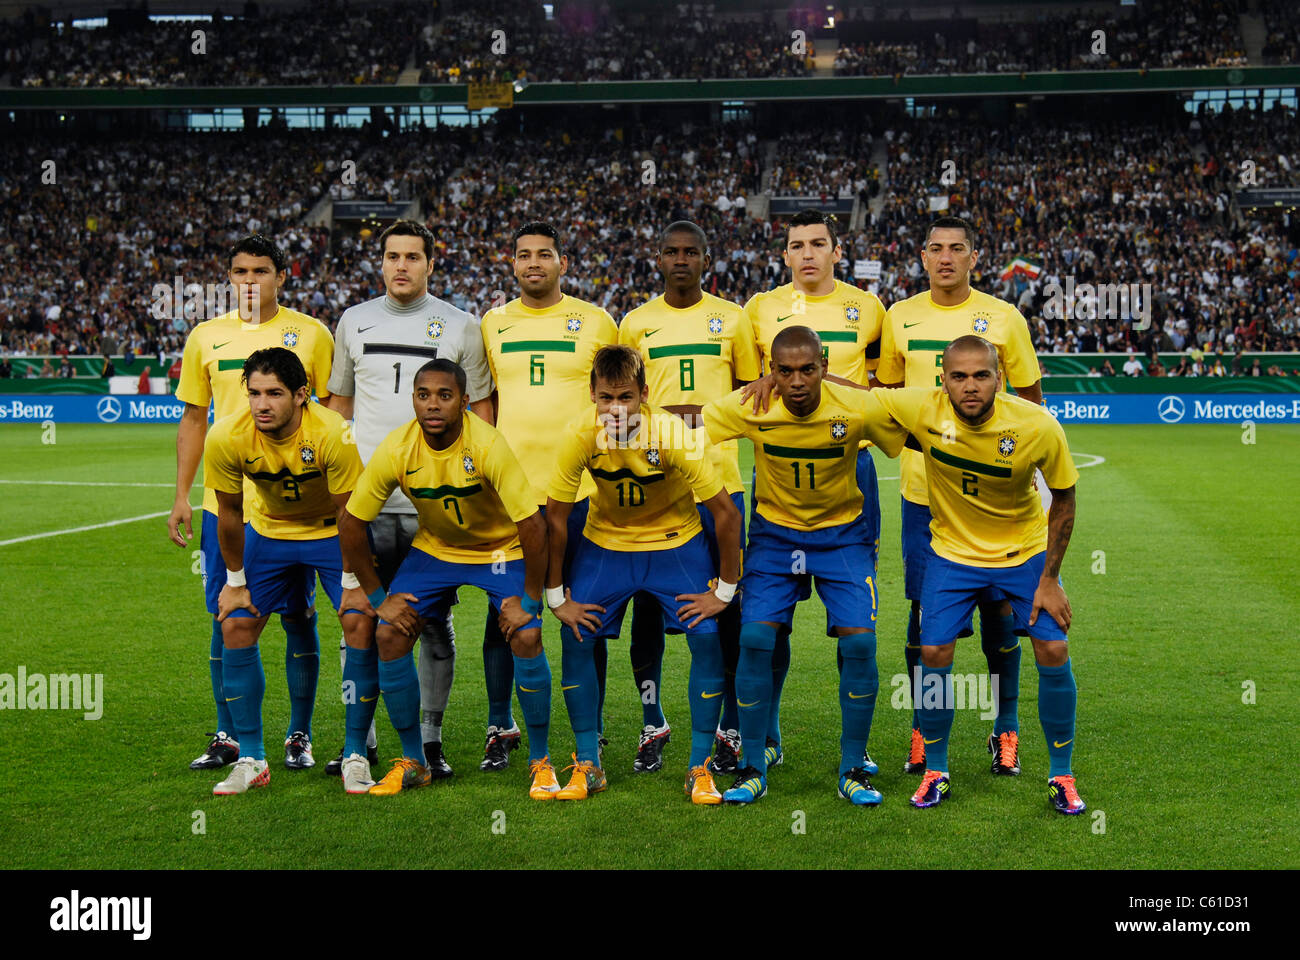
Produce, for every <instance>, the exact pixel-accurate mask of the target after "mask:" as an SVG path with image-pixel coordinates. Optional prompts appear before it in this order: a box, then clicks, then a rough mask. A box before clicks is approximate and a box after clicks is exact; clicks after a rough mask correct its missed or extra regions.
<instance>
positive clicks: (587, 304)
mask: <svg viewBox="0 0 1300 960" xmlns="http://www.w3.org/2000/svg"><path fill="white" fill-rule="evenodd" d="M560 308H561V309H562V310H564V311H565V312H566V313H573V312H577V313H580V314H583V315H584V317H590V318H592V319H593V320H595V321H597V322H598V323H602V324H603V323H608V324H609V325H610V326H611V327H614V326H617V324H615V323H614V318H613V317H612V316H611V315H610V312H609V311H608V310H606V309H605V308H604V307H602V306H600V305H599V304H596V303H592V302H591V301H590V300H583V299H580V298H579V297H575V296H573V295H572V294H568V293H566V294H565V295H564V297H563V298H562V299H561V300H560Z"/></svg>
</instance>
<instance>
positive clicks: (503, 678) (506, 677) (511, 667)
mask: <svg viewBox="0 0 1300 960" xmlns="http://www.w3.org/2000/svg"><path fill="white" fill-rule="evenodd" d="M500 615H501V611H500V610H498V609H497V608H496V607H494V606H492V605H491V604H488V615H487V622H486V623H485V624H484V625H483V681H484V684H485V685H486V686H487V701H488V726H491V727H500V728H501V729H502V730H509V729H510V728H511V727H513V726H514V725H515V718H514V717H513V716H511V714H510V695H511V689H510V688H511V687H513V686H514V683H515V657H514V654H512V653H511V652H510V645H509V644H508V643H506V638H505V637H504V636H503V635H502V633H501V626H500V625H499V624H498V623H497V618H498V617H499V616H500Z"/></svg>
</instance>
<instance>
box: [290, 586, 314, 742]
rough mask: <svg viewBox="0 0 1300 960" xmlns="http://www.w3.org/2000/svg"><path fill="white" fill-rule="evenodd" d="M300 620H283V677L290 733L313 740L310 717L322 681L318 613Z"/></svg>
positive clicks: (311, 612) (301, 616)
mask: <svg viewBox="0 0 1300 960" xmlns="http://www.w3.org/2000/svg"><path fill="white" fill-rule="evenodd" d="M310 614H311V615H310V616H303V615H301V614H299V615H298V618H297V619H294V620H291V619H289V618H288V617H281V618H280V626H282V627H284V636H285V640H286V643H285V645H284V675H285V679H287V680H288V682H289V730H288V732H287V733H286V734H285V737H286V739H287V738H288V736H289V734H291V733H293V732H295V731H297V730H301V731H302V732H303V733H305V734H307V737H308V738H309V739H310V737H311V714H312V709H313V708H314V707H315V706H316V681H317V680H318V679H319V678H320V637H319V635H317V633H316V612H315V611H314V610H313V611H310Z"/></svg>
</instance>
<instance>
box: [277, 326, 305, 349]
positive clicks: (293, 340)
mask: <svg viewBox="0 0 1300 960" xmlns="http://www.w3.org/2000/svg"><path fill="white" fill-rule="evenodd" d="M300 339H302V338H301V335H300V334H299V333H298V331H297V330H295V329H290V330H286V331H284V336H282V337H281V338H280V342H281V343H283V344H284V345H285V346H286V347H288V348H289V349H290V350H292V349H293V348H294V347H296V346H298V341H299V340H300Z"/></svg>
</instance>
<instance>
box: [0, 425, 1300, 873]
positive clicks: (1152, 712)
mask: <svg viewBox="0 0 1300 960" xmlns="http://www.w3.org/2000/svg"><path fill="white" fill-rule="evenodd" d="M57 430H58V432H57V436H56V437H55V438H53V439H55V440H56V442H55V443H53V444H48V443H43V442H42V439H43V433H44V431H43V429H42V428H41V427H40V426H39V425H37V424H31V425H5V426H3V427H0V481H3V482H0V541H6V542H5V543H4V544H3V545H0V571H2V574H0V673H9V674H14V673H16V672H17V669H18V667H19V666H20V665H21V666H24V667H25V668H26V670H27V671H28V673H29V674H30V673H44V674H55V673H70V672H77V673H89V674H102V675H103V683H104V703H103V716H102V718H100V719H98V720H93V721H92V720H86V719H83V717H82V714H81V713H80V712H74V711H68V710H45V711H21V712H20V711H13V710H3V711H0V769H3V770H4V773H5V776H4V783H5V787H4V789H3V790H0V855H2V856H3V860H4V863H5V865H6V866H7V867H10V868H14V867H17V868H210V867H219V868H265V867H286V868H288V867H294V868H328V867H378V868H384V867H416V866H422V867H447V868H455V867H476V868H483V867H516V868H517V867H524V868H532V867H562V868H573V867H602V868H622V867H629V868H679V869H680V868H710V867H726V868H753V867H762V868H826V867H830V868H838V867H847V868H864V867H865V868H878V867H908V868H933V867H984V868H988V867H994V868H996V867H1021V866H1027V867H1043V868H1062V867H1064V868H1103V867H1121V868H1124V867H1146V868H1192V867H1209V868H1224V867H1226V868H1259V867H1290V868H1295V867H1296V866H1300V856H1298V855H1297V835H1296V830H1295V826H1294V823H1295V820H1294V817H1295V806H1294V802H1295V801H1294V794H1293V789H1292V781H1293V779H1294V778H1293V777H1292V775H1291V769H1290V764H1288V763H1286V762H1285V761H1284V755H1285V754H1288V753H1290V752H1291V747H1292V746H1293V742H1294V736H1295V709H1296V707H1297V704H1300V698H1297V696H1296V690H1297V683H1296V681H1297V672H1298V668H1297V662H1296V658H1295V656H1294V653H1295V650H1296V645H1295V640H1296V626H1295V624H1296V622H1297V614H1298V613H1300V609H1298V608H1300V585H1298V584H1297V576H1296V573H1297V570H1300V547H1298V546H1297V536H1296V529H1295V521H1296V517H1297V512H1296V508H1295V495H1296V489H1297V488H1296V470H1297V467H1298V466H1300V428H1297V427H1288V426H1272V425H1263V426H1260V427H1259V428H1258V434H1257V436H1256V438H1255V440H1256V442H1255V443H1254V444H1247V443H1243V437H1242V430H1241V429H1240V428H1238V427H1236V426H1232V425H1225V426H1208V425H1198V426H1178V427H1162V426H1152V427H1102V426H1073V427H1070V428H1069V429H1068V431H1067V432H1068V436H1069V439H1070V443H1071V446H1072V448H1073V449H1074V450H1075V451H1076V458H1077V461H1078V462H1079V463H1080V464H1085V463H1089V462H1092V461H1095V460H1096V459H1097V458H1099V457H1104V458H1105V459H1104V462H1103V463H1098V464H1096V465H1093V466H1089V467H1086V468H1085V469H1083V470H1082V471H1081V480H1080V484H1079V495H1078V520H1077V523H1076V526H1075V531H1074V537H1073V541H1072V543H1071V545H1070V551H1069V554H1068V556H1067V558H1066V561H1065V567H1064V570H1063V577H1064V582H1065V586H1066V590H1067V592H1068V593H1069V596H1070V599H1071V602H1072V604H1073V608H1074V617H1075V619H1074V625H1073V628H1072V630H1071V640H1072V642H1071V648H1072V656H1073V662H1074V669H1075V673H1076V675H1077V678H1078V683H1079V720H1078V732H1077V749H1076V751H1075V772H1076V774H1077V776H1078V782H1079V786H1080V790H1081V793H1082V795H1083V797H1084V799H1085V800H1086V801H1087V802H1088V804H1089V808H1090V809H1089V812H1088V813H1087V814H1085V815H1084V816H1082V817H1078V818H1064V817H1060V816H1058V815H1056V814H1054V813H1052V812H1051V810H1050V809H1049V806H1048V802H1047V799H1046V786H1045V781H1046V769H1047V757H1046V750H1045V748H1044V745H1043V741H1042V734H1041V730H1040V728H1039V726H1038V718H1037V688H1038V683H1037V675H1036V673H1035V671H1034V669H1033V666H1032V653H1031V652H1030V650H1029V649H1028V646H1027V645H1026V652H1025V656H1024V660H1023V671H1022V680H1021V698H1020V719H1021V731H1022V748H1021V763H1022V766H1023V768H1024V773H1023V774H1022V775H1021V776H1020V777H1019V778H1014V779H1012V778H998V779H994V778H993V777H992V776H991V775H990V774H989V772H988V757H987V754H986V753H985V748H984V740H985V737H986V735H987V733H988V731H989V728H990V722H989V721H986V720H982V719H980V717H979V716H978V711H975V710H960V711H958V713H957V717H956V723H955V726H954V730H953V746H952V756H951V767H952V776H953V794H952V797H951V799H950V801H949V802H947V803H945V804H944V805H943V806H942V807H940V808H938V809H936V810H929V811H918V810H914V809H912V808H911V807H910V806H909V805H908V803H907V798H908V796H909V794H910V793H911V792H912V790H913V789H915V785H916V782H917V781H916V778H915V777H909V776H906V775H904V774H903V773H902V772H901V766H902V761H903V759H904V751H905V747H906V741H907V730H908V716H909V715H908V712H907V711H906V710H904V709H899V708H897V707H895V706H894V702H896V701H895V700H894V698H893V697H892V696H891V694H892V693H893V689H894V687H893V685H892V682H891V681H892V678H893V677H894V676H895V675H898V674H901V673H902V671H903V669H904V663H903V650H902V646H903V636H904V628H905V623H906V608H905V605H904V600H903V595H902V573H901V563H900V557H899V546H898V541H899V534H898V514H899V498H898V493H897V489H898V487H897V481H896V480H895V479H892V478H896V477H897V475H898V469H897V465H896V463H894V462H892V461H887V460H884V459H883V458H882V459H878V466H879V468H880V469H879V472H880V475H881V477H882V478H884V479H882V481H881V487H882V491H883V494H882V497H881V500H882V507H883V511H884V518H883V533H882V549H881V566H880V578H879V579H880V597H881V602H880V619H879V639H880V643H879V665H880V675H881V695H880V698H879V702H878V706H877V709H876V713H875V723H874V726H873V728H872V737H871V747H870V750H871V754H872V756H873V757H874V758H875V759H876V760H877V762H879V764H880V767H881V773H880V775H879V776H878V777H877V778H875V784H876V786H877V787H878V788H879V789H880V790H881V791H882V792H883V793H884V795H885V801H884V804H883V805H882V806H881V807H880V808H878V809H855V808H852V807H850V806H849V805H848V804H847V803H845V802H844V801H843V800H841V799H839V798H838V797H837V796H836V791H835V785H836V760H837V754H838V737H839V711H838V702H837V699H836V693H835V691H836V674H835V657H834V650H833V647H832V643H831V641H829V640H828V639H827V638H826V637H825V636H823V635H822V629H821V625H822V623H823V620H822V610H821V607H820V605H819V604H818V603H817V602H816V601H815V600H814V601H812V602H809V603H807V604H804V605H803V606H802V607H801V608H800V609H799V611H798V614H797V616H796V621H795V635H794V653H793V665H792V669H791V672H790V676H789V680H788V681H787V684H786V688H785V698H784V718H783V724H782V726H783V733H784V740H785V750H786V763H785V765H783V766H781V767H779V768H776V769H775V770H774V772H773V773H772V774H771V777H770V779H769V784H770V789H769V793H768V796H767V798H766V799H764V800H763V801H762V802H760V803H759V804H757V805H756V806H754V807H753V808H729V807H705V808H696V807H692V805H691V804H690V803H689V802H688V801H687V799H686V798H685V796H684V795H683V792H682V780H683V776H684V773H685V761H686V755H687V748H688V745H689V738H690V725H689V716H688V713H687V706H686V670H687V656H686V653H685V650H684V644H683V643H681V641H680V638H677V639H676V640H675V641H674V639H673V638H670V642H669V650H668V656H667V659H666V663H665V675H664V705H665V709H666V712H667V715H668V717H669V720H670V722H671V723H672V724H673V728H674V739H673V742H672V743H671V745H670V746H669V747H668V750H667V754H666V760H667V763H666V766H665V769H664V770H663V771H662V772H660V773H658V774H648V775H633V774H632V773H631V762H632V757H633V754H634V753H635V749H636V738H637V733H638V730H639V728H640V725H641V722H640V704H639V700H638V698H637V696H636V693H635V690H634V688H633V682H632V677H631V669H630V666H629V662H628V657H627V653H626V633H625V636H624V639H623V640H622V642H618V643H612V644H611V649H610V671H609V695H608V700H607V706H606V713H607V733H608V735H609V736H610V738H611V740H612V743H611V744H610V746H609V747H608V748H607V751H606V767H607V772H608V774H609V779H610V785H609V789H608V791H607V792H605V793H603V794H601V795H598V796H596V797H595V798H593V799H591V800H589V801H587V802H585V803H579V804H563V803H555V802H552V803H547V804H540V803H535V802H531V801H529V800H528V798H527V793H526V787H525V779H524V778H525V772H526V771H525V766H526V764H525V763H524V762H523V761H522V760H520V759H518V758H519V757H520V756H521V754H515V755H514V756H515V757H516V759H515V760H514V761H513V762H512V765H511V767H510V769H509V770H508V771H507V772H506V773H504V774H483V773H480V772H479V771H478V769H477V763H478V760H479V759H480V757H481V749H482V736H483V728H484V723H485V719H486V702H485V697H484V691H483V676H482V661H481V651H480V642H481V636H482V622H483V613H484V606H485V604H484V599H483V596H482V594H480V593H478V592H477V591H472V590H466V591H462V597H463V600H462V603H461V605H460V607H459V608H457V610H456V626H457V631H458V633H459V637H460V639H459V643H458V648H459V659H458V662H457V670H456V673H457V679H456V683H455V687H454V689H453V692H452V700H451V705H450V708H449V710H448V713H447V720H446V725H445V740H446V750H447V754H448V758H449V761H450V763H451V764H452V766H453V767H454V768H455V770H456V776H455V777H454V778H453V779H452V780H451V781H449V782H446V783H441V784H436V785H434V786H431V787H428V788H425V789H421V790H417V791H412V792H410V793H407V794H402V795H399V796H397V797H392V798H378V797H364V796H363V797H349V796H346V795H345V794H344V793H343V791H342V788H341V786H340V784H339V782H338V781H337V780H333V779H329V778H326V777H325V776H324V775H323V774H322V772H321V769H320V766H318V767H317V768H316V769H315V770H312V771H306V772H300V773H290V772H289V771H287V770H285V769H284V768H283V767H282V766H281V765H280V764H279V746H278V745H279V739H278V738H279V736H280V733H281V731H282V730H283V728H284V724H285V723H286V721H287V711H288V708H287V696H286V693H285V687H284V680H283V669H282V666H281V664H282V661H283V643H284V641H283V634H282V633H281V631H280V629H279V627H278V624H277V622H276V621H275V620H274V619H273V620H272V623H271V625H270V626H268V629H267V632H266V635H265V636H264V637H263V642H262V649H263V656H264V659H265V662H266V673H267V697H266V702H265V718H266V740H267V746H268V756H270V757H271V760H272V778H271V784H270V787H269V788H267V789H265V790H258V791H255V792H253V793H251V794H248V795H245V796H241V797H221V798H218V797H213V796H212V794H211V787H212V784H213V783H214V782H215V781H216V780H217V779H220V774H219V773H217V772H193V771H190V770H189V769H187V764H188V762H189V760H190V759H192V758H193V757H194V756H195V755H196V754H198V752H199V751H200V749H201V747H202V746H203V743H204V738H203V733H204V731H207V730H210V729H212V723H213V719H212V716H213V708H212V704H211V698H210V692H209V683H208V670H207V662H206V655H207V646H208V633H209V630H208V625H207V616H206V614H205V612H204V610H203V607H202V598H201V591H200V582H199V577H198V576H197V575H196V573H195V572H194V571H195V569H196V568H195V566H194V564H193V560H192V559H191V554H190V551H189V550H185V551H182V550H180V549H178V548H177V547H175V546H174V545H172V544H170V543H169V542H168V541H167V538H166V534H165V519H164V518H163V517H161V516H159V517H154V518H152V519H143V520H135V521H132V522H127V523H123V524H120V525H116V526H107V527H100V528H97V529H89V530H84V531H81V532H73V533H66V534H62V535H58V536H52V537H44V538H40V539H32V540H25V541H21V542H16V543H13V542H8V541H13V540H15V539H16V538H20V537H26V536H29V535H33V534H42V533H49V532H52V531H62V530H68V529H70V528H77V527H88V526H92V525H96V524H104V523H107V522H109V521H114V520H122V519H127V518H133V517H141V516H143V515H147V514H153V513H159V512H164V511H166V510H167V509H168V507H169V506H170V502H171V491H170V489H168V488H169V486H170V481H171V478H172V477H173V476H174V469H175V468H174V463H175V459H174V457H175V454H174V441H173V438H174V433H175V431H174V428H173V427H170V426H166V427H164V426H129V427H128V426H99V425H86V426H77V425H63V426H59V427H58V428H57ZM45 439H50V438H49V437H45ZM747 473H748V468H747V467H746V474H747ZM32 481H44V483H40V484H36V483H33V482H32ZM54 482H57V484H102V485H101V486H88V485H56V483H54ZM107 484H121V485H120V486H113V485H107ZM193 499H194V500H196V501H197V500H198V491H196V492H195V496H194V498H193ZM196 515H197V511H196ZM197 546H198V542H197V534H196V538H195V542H194V545H193V547H194V548H195V549H197ZM1103 565H1104V572H1101V571H1102V569H1103ZM320 599H321V602H322V603H323V604H325V607H326V608H327V607H328V601H327V600H326V599H325V597H324V594H323V593H321V594H320ZM321 612H322V617H321V624H322V627H323V629H322V631H321V633H322V647H323V656H322V671H321V680H320V692H319V699H318V703H317V712H316V720H315V738H316V739H315V742H316V754H317V759H318V762H319V763H320V764H323V763H324V761H325V760H327V759H329V758H330V757H331V756H333V754H334V752H335V751H336V750H337V749H338V747H339V745H340V744H341V740H342V732H343V707H342V705H341V703H340V702H339V699H338V696H337V693H336V691H337V690H338V685H339V680H340V677H339V665H338V658H337V656H335V655H334V653H333V651H334V649H335V646H336V643H337V638H338V631H337V624H336V622H335V621H334V620H333V616H332V612H330V611H329V610H328V609H322V611H321ZM546 644H547V647H548V651H549V656H550V660H551V665H552V671H553V673H554V675H555V684H556V688H555V693H554V698H553V718H552V732H551V744H552V756H553V758H555V759H557V760H558V759H559V758H560V757H566V756H567V755H568V753H569V752H570V750H571V749H572V734H571V732H570V731H569V729H568V724H567V716H566V713H565V710H564V701H563V698H562V696H561V694H560V692H559V659H560V658H559V635H558V629H557V625H556V623H555V621H554V619H553V618H549V617H548V619H547V626H546ZM954 669H955V670H956V671H958V672H969V673H978V672H981V671H983V670H984V669H985V665H984V659H983V656H982V655H981V653H980V651H979V645H978V641H977V640H974V639H972V640H969V641H963V642H962V643H961V644H960V645H959V647H958V651H957V661H956V665H955V668H954ZM1247 701H1250V702H1247ZM516 715H517V716H518V711H517V710H516ZM378 729H379V736H380V746H381V753H382V754H383V755H384V756H385V758H387V757H389V756H392V755H394V754H395V753H396V735H395V734H394V733H393V731H392V728H391V726H389V724H388V720H387V716H386V714H385V713H384V711H383V708H382V707H381V708H380V712H379V717H378ZM566 762H567V761H566ZM200 827H202V830H200V829H199V828H200ZM494 828H495V829H494Z"/></svg>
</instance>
